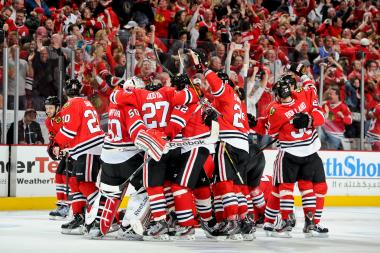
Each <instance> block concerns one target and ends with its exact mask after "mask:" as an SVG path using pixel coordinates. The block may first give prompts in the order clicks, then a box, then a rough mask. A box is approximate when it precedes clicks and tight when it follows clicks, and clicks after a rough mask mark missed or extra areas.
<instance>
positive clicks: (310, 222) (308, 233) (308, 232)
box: [303, 212, 314, 237]
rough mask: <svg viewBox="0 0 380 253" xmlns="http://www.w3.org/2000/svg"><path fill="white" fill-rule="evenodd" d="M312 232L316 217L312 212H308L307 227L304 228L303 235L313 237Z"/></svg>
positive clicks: (306, 217)
mask: <svg viewBox="0 0 380 253" xmlns="http://www.w3.org/2000/svg"><path fill="white" fill-rule="evenodd" d="M312 231H314V215H313V213H312V212H308V213H307V214H306V215H305V226H304V227H303V233H304V234H305V237H312V236H313V234H312Z"/></svg>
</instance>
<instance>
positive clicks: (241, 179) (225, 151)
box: [220, 141, 244, 184]
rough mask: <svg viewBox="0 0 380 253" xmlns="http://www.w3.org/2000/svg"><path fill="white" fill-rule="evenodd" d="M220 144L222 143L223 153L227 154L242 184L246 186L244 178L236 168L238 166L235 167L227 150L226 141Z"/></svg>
mask: <svg viewBox="0 0 380 253" xmlns="http://www.w3.org/2000/svg"><path fill="white" fill-rule="evenodd" d="M220 143H221V144H220V145H223V152H224V153H226V155H227V158H228V161H229V162H230V163H231V165H232V168H233V169H234V171H235V173H236V175H237V177H238V178H239V181H240V183H241V184H244V181H243V178H242V177H241V175H240V172H239V170H238V169H237V168H236V165H235V163H234V161H233V160H232V157H231V155H230V152H228V150H227V147H226V143H225V142H224V141H221V142H220Z"/></svg>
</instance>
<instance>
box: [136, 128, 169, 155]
mask: <svg viewBox="0 0 380 253" xmlns="http://www.w3.org/2000/svg"><path fill="white" fill-rule="evenodd" d="M165 138H166V136H165V134H164V133H162V132H161V131H159V130H156V129H148V130H146V131H144V130H142V131H140V132H139V133H138V134H137V136H136V138H135V141H134V144H135V146H136V147H137V148H139V149H142V150H144V151H145V152H148V154H149V156H151V157H152V158H153V159H154V160H155V161H159V160H160V159H161V156H162V155H163V153H164V152H165V145H166V141H165Z"/></svg>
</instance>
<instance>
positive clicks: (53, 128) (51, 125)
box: [45, 111, 63, 144]
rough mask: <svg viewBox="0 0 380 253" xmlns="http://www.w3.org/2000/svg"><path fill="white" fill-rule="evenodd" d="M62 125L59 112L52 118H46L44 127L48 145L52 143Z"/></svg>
mask: <svg viewBox="0 0 380 253" xmlns="http://www.w3.org/2000/svg"><path fill="white" fill-rule="evenodd" d="M62 125H63V122H62V115H61V111H59V112H57V113H56V114H55V116H54V118H49V117H47V118H46V120H45V126H46V128H47V130H48V132H49V140H50V144H53V143H54V138H55V136H56V134H57V133H58V131H59V129H61V127H62Z"/></svg>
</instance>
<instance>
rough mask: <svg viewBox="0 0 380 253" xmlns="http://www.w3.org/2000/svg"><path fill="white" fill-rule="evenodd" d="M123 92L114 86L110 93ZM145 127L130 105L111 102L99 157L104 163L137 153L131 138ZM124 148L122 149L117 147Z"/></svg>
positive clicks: (123, 158)
mask: <svg viewBox="0 0 380 253" xmlns="http://www.w3.org/2000/svg"><path fill="white" fill-rule="evenodd" d="M118 92H120V93H123V92H124V90H123V89H121V88H116V89H115V90H114V91H113V92H112V93H111V95H114V94H115V93H118ZM145 129H146V127H145V125H144V122H143V121H142V119H141V117H140V113H139V112H138V110H136V109H135V108H134V107H132V106H130V105H118V104H114V103H111V104H110V108H109V111H108V132H107V135H106V137H105V138H104V145H103V150H102V155H101V159H102V160H103V161H104V162H106V163H111V164H115V163H122V162H124V161H126V160H128V159H129V158H131V157H132V156H134V155H135V154H137V153H139V152H140V150H138V149H137V148H136V147H135V146H134V144H133V140H134V138H135V137H136V135H137V133H138V132H139V131H140V130H145ZM120 148H125V150H123V151H117V152H116V150H117V149H120Z"/></svg>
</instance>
